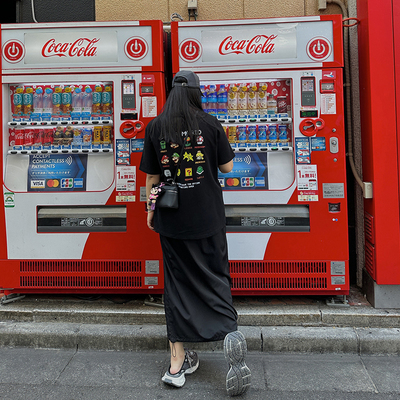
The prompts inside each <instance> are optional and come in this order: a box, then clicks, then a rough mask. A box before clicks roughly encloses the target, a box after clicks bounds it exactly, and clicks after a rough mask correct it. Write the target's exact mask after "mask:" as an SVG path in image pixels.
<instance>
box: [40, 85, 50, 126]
mask: <svg viewBox="0 0 400 400" xmlns="http://www.w3.org/2000/svg"><path fill="white" fill-rule="evenodd" d="M52 111H53V90H52V89H51V88H46V89H45V90H44V93H43V111H42V121H50V118H51V113H52Z"/></svg>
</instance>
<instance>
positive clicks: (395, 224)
mask: <svg viewBox="0 0 400 400" xmlns="http://www.w3.org/2000/svg"><path fill="white" fill-rule="evenodd" d="M397 3H398V2H396V1H391V0H385V1H381V2H370V1H366V0H359V1H358V7H357V9H358V13H359V19H360V24H359V28H358V29H359V35H358V37H359V60H360V62H359V64H360V104H361V124H362V150H363V180H364V181H365V182H371V183H372V186H373V197H372V198H371V199H365V200H364V210H365V233H366V241H365V259H366V269H367V270H368V273H369V274H370V275H371V276H372V278H374V279H375V280H376V283H377V284H378V285H393V284H399V283H400V258H399V257H398V255H399V254H400V237H399V218H400V216H399V178H398V169H399V147H398V146H399V142H398V137H397V136H398V130H399V128H398V119H397V122H396V111H397V116H398V115H399V111H398V110H399V108H398V107H399V105H398V101H396V97H398V96H397V95H396V87H398V86H397V85H396V80H397V81H398V80H399V76H400V73H399V72H400V69H399V65H400V64H399V60H398V56H399V54H400V52H399V47H398V46H399V45H398V42H399V40H398V37H399V35H398V34H399V30H398V29H399V28H398V25H399V22H398V19H396V16H398V14H399V8H398V4H397ZM396 29H397V30H396ZM396 107H397V110H396ZM386 127H390V128H386Z"/></svg>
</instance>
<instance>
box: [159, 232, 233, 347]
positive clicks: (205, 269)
mask: <svg viewBox="0 0 400 400" xmlns="http://www.w3.org/2000/svg"><path fill="white" fill-rule="evenodd" d="M160 241H161V247H162V250H163V257H164V304H165V317H166V321H167V332H168V339H169V340H170V341H171V342H172V343H174V342H209V341H215V340H223V339H224V337H225V335H226V334H227V333H229V332H233V331H236V330H237V313H236V310H235V309H234V307H233V305H232V294H231V287H230V285H231V277H230V274H229V263H228V251H227V243H226V233H225V228H224V229H223V230H221V231H220V232H219V233H217V234H215V235H213V236H210V237H207V238H204V239H191V240H182V239H172V238H169V237H166V236H162V235H160Z"/></svg>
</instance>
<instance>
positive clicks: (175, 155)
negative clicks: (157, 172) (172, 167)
mask: <svg viewBox="0 0 400 400" xmlns="http://www.w3.org/2000/svg"><path fill="white" fill-rule="evenodd" d="M179 157H180V156H179V154H178V153H174V154H172V161H173V162H174V163H175V164H178V161H179Z"/></svg>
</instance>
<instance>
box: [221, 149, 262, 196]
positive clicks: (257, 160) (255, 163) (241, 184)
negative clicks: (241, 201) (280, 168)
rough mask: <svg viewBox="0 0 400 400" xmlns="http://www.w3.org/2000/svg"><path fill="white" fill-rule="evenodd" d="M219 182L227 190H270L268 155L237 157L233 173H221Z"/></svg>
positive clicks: (234, 160) (256, 154)
mask: <svg viewBox="0 0 400 400" xmlns="http://www.w3.org/2000/svg"><path fill="white" fill-rule="evenodd" d="M218 180H219V182H220V184H221V186H222V187H223V188H224V189H225V190H226V189H228V190H235V189H236V190H238V189H240V190H244V189H249V190H257V189H263V190H266V189H268V168H267V154H265V153H255V154H244V155H235V158H234V159H233V169H232V171H231V172H229V173H228V174H221V173H219V175H218Z"/></svg>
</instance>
